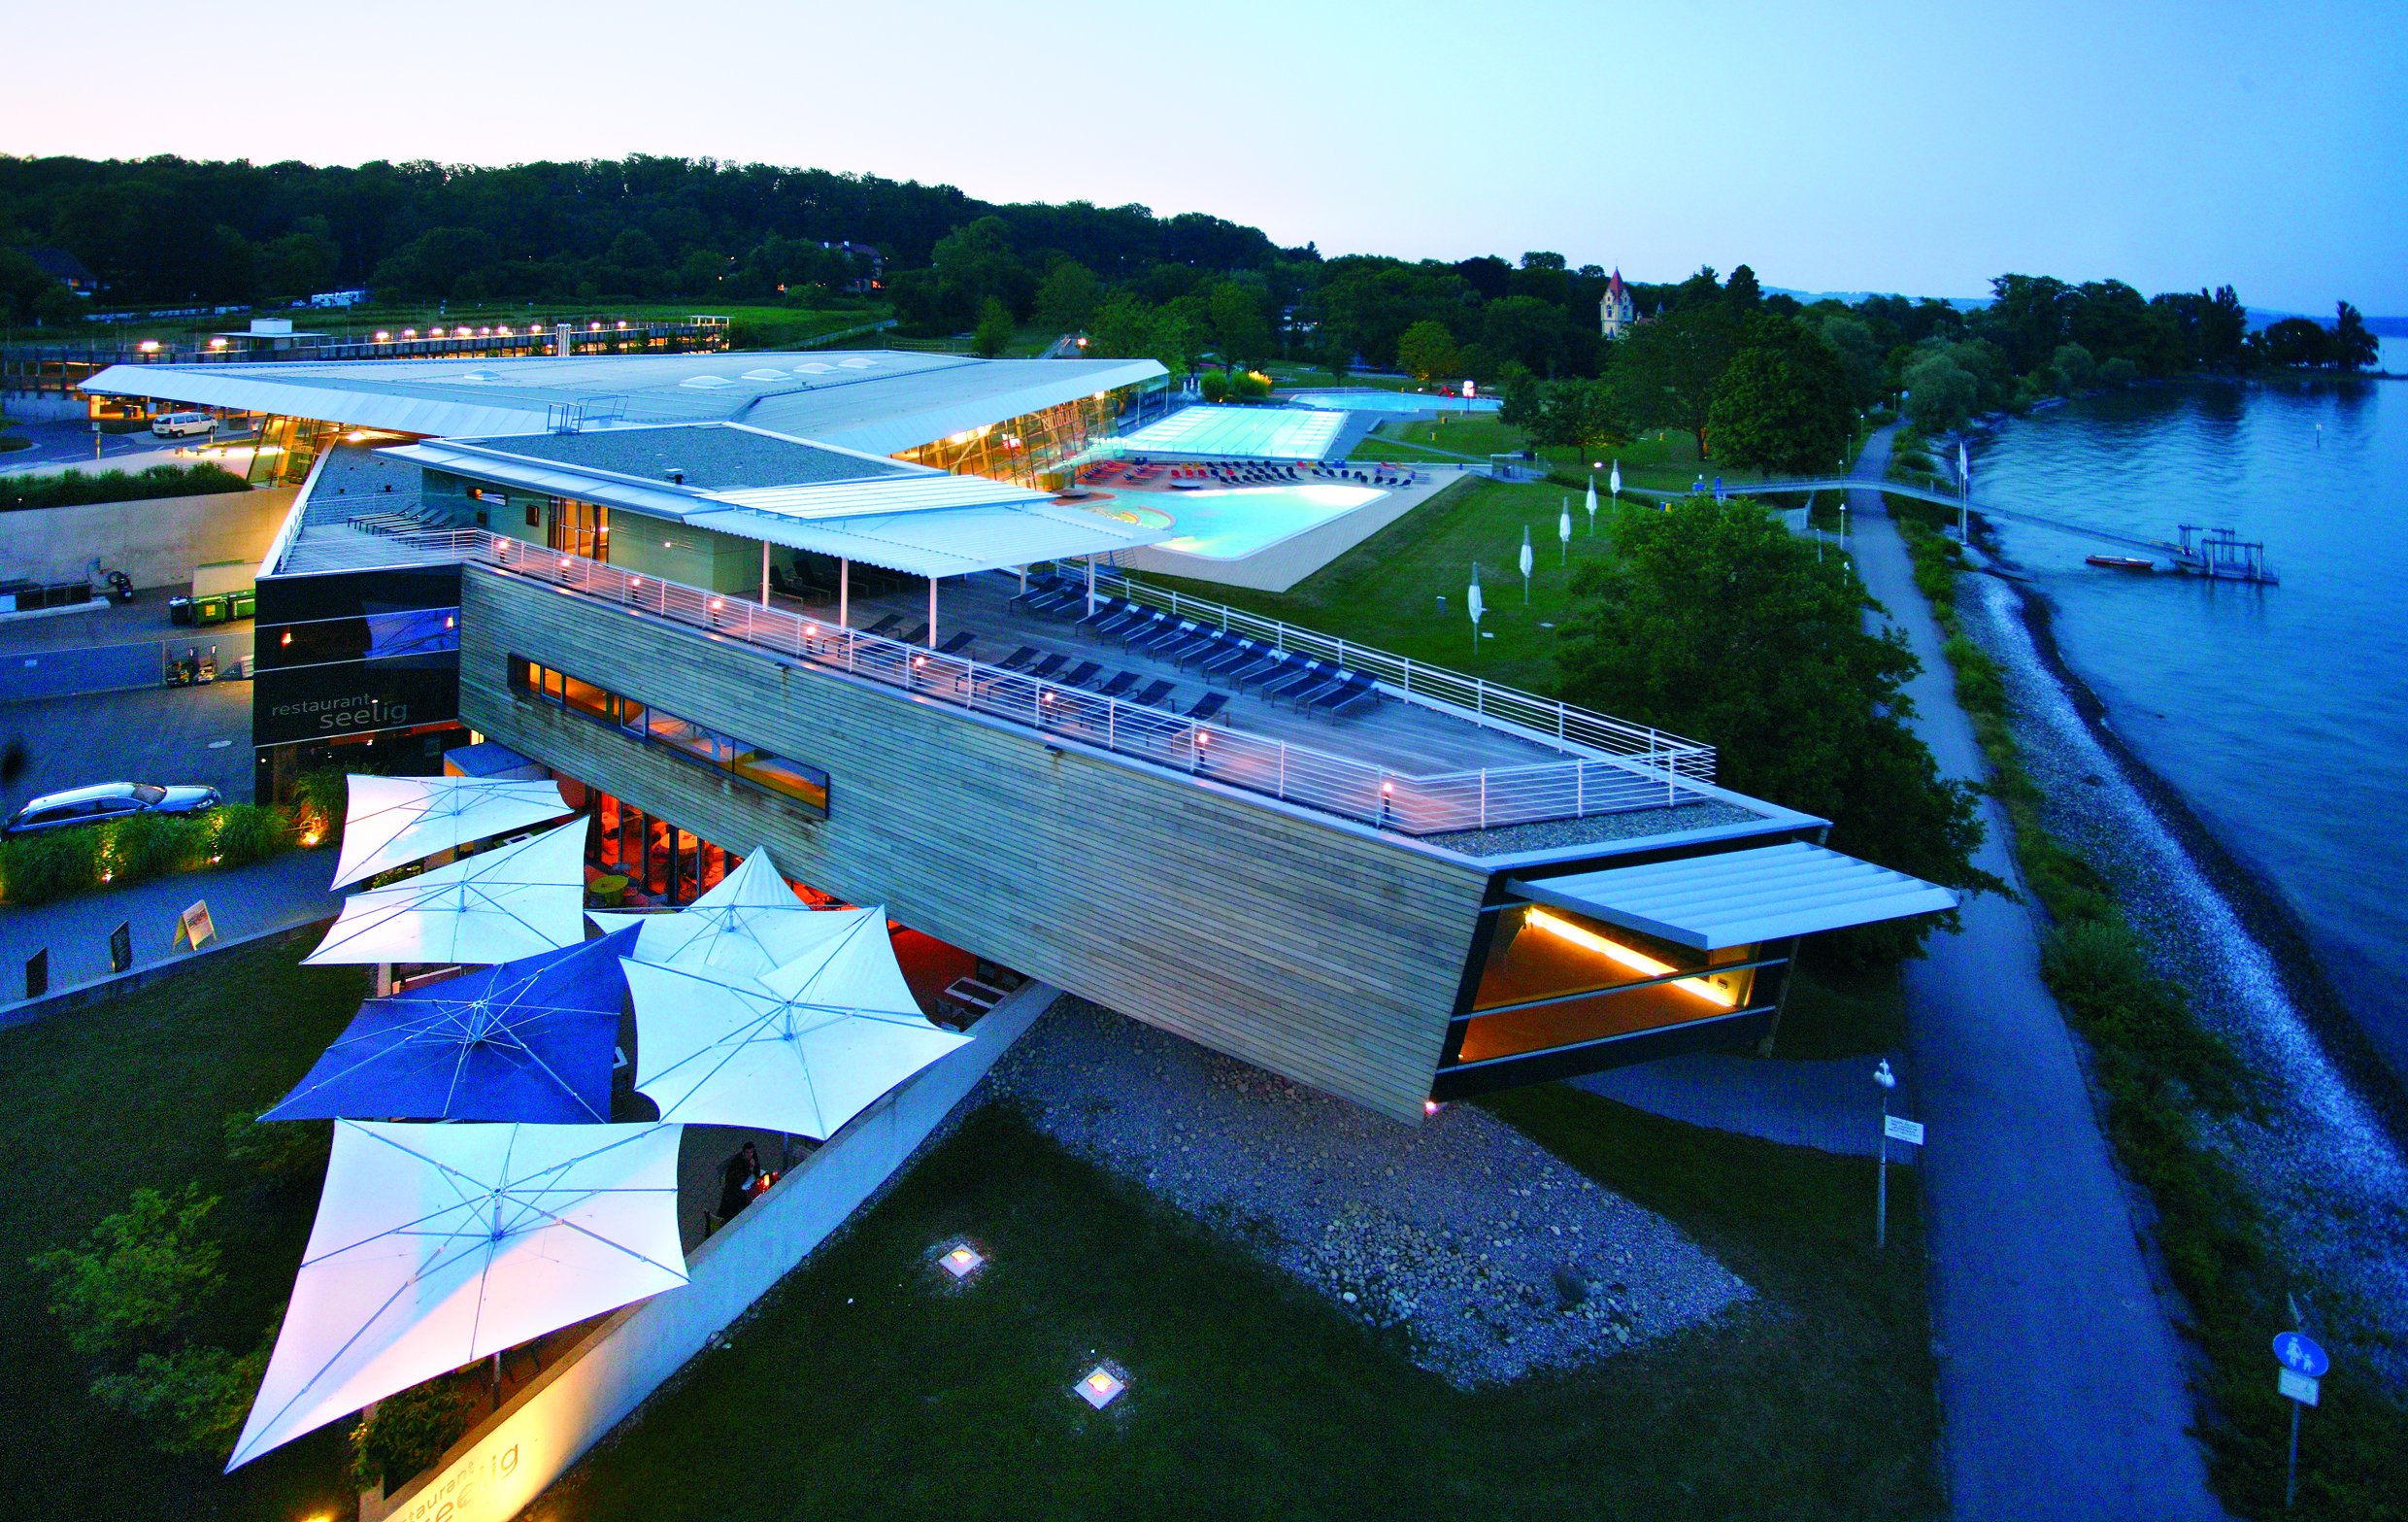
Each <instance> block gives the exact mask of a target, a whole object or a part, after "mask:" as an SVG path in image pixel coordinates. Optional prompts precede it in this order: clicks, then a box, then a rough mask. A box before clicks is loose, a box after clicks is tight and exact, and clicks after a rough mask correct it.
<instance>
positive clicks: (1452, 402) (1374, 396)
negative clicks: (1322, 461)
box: [1288, 390, 1503, 412]
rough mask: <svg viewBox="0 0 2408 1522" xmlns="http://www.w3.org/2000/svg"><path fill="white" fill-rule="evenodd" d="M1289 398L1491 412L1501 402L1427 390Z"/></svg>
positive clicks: (1373, 407) (1392, 408) (1342, 406)
mask: <svg viewBox="0 0 2408 1522" xmlns="http://www.w3.org/2000/svg"><path fill="white" fill-rule="evenodd" d="M1288 401H1289V402H1290V403H1291V404H1293V405H1295V406H1298V407H1315V408H1320V409H1321V410H1323V411H1334V412H1494V411H1496V410H1497V408H1498V407H1499V406H1501V405H1503V404H1502V403H1501V402H1499V401H1498V400H1497V398H1495V397H1493V396H1475V397H1473V398H1472V399H1471V400H1470V401H1465V400H1464V399H1463V398H1462V397H1460V396H1441V395H1437V394H1435V393H1433V392H1429V391H1373V390H1361V391H1297V392H1296V393H1295V394H1293V395H1291V396H1289V397H1288Z"/></svg>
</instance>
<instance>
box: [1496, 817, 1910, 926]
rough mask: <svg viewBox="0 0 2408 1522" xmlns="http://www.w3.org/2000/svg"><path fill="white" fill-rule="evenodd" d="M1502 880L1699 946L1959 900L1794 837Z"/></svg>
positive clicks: (1865, 921) (1891, 916)
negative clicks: (1636, 862) (1570, 872)
mask: <svg viewBox="0 0 2408 1522" xmlns="http://www.w3.org/2000/svg"><path fill="white" fill-rule="evenodd" d="M1507 886H1508V887H1509V888H1511V889H1512V890H1513V891H1514V892H1515V893H1518V894H1521V895H1522V896H1523V897H1525V898H1528V899H1530V900H1531V901H1532V902H1535V903H1543V904H1548V905H1551V906H1553V907H1555V908H1558V909H1568V910H1570V911H1572V912H1573V913H1575V914H1585V915H1588V916H1589V917H1590V918H1591V919H1596V920H1603V921H1604V922H1606V923H1607V924H1609V925H1619V926H1622V927H1623V928H1624V929H1626V930H1638V931H1640V932H1641V933H1643V934H1648V935H1654V936H1656V937H1657V938H1659V939H1662V940H1667V941H1670V942H1672V943H1673V944H1674V945H1676V946H1689V947H1692V948H1694V949H1696V950H1699V951H1724V950H1727V949H1729V948H1730V947H1733V946H1753V945H1757V944H1760V943H1762V942H1765V941H1774V940H1783V939H1786V938H1788V937H1789V936H1791V935H1810V934H1813V933H1814V932H1816V931H1818V930H1844V929H1846V928H1847V927H1849V926H1852V925H1871V924H1874V923H1876V922H1878V921H1882V920H1895V919H1900V918H1903V917H1905V916H1907V915H1910V914H1938V913H1941V912H1944V911H1946V910H1949V909H1954V908H1956V907H1957V895H1956V893H1955V892H1954V891H1952V890H1950V889H1946V888H1941V887H1937V886H1935V885H1933V884H1931V883H1926V882H1924V881H1923V879H1921V878H1918V877H1909V876H1907V875H1906V874H1905V873H1904V872H1893V871H1891V870H1890V868H1888V867H1886V866H1875V865H1874V864H1873V863H1872V862H1859V861H1857V860H1856V858H1855V857H1852V856H1842V855H1841V854H1840V853H1838V852H1837V851H1828V850H1825V849H1823V847H1822V846H1817V845H1809V844H1807V843H1806V842H1805V841H1802V840H1792V841H1789V842H1787V843H1785V844H1782V845H1777V846H1759V847H1756V848H1755V849H1753V850H1747V851H1725V852H1722V853H1721V854H1720V855H1716V856H1693V857H1684V858H1682V859H1681V860H1679V861H1674V862H1651V863H1649V864H1648V865H1645V866H1617V867H1608V868H1606V869H1605V870H1603V871H1596V872H1579V873H1575V874H1573V875H1572V876H1569V877H1547V878H1538V879H1534V880H1525V879H1522V878H1516V879H1514V880H1513V881H1512V882H1510V883H1508V884H1507Z"/></svg>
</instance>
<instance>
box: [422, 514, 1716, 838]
mask: <svg viewBox="0 0 2408 1522" xmlns="http://www.w3.org/2000/svg"><path fill="white" fill-rule="evenodd" d="M380 537H383V538H386V539H388V540H391V541H393V542H395V543H397V544H400V545H405V546H408V547H409V548H410V549H411V550H412V551H413V552H414V553H416V554H420V555H423V556H424V558H426V559H428V560H446V561H457V562H459V563H462V564H466V565H474V566H484V567H487V568H489V569H491V570H494V571H496V572H501V573H506V574H509V575H512V576H516V577H521V578H524V579H526V580H528V581H531V582H534V583H537V584H539V585H542V586H546V587H551V588H553V589H555V590H557V591H560V592H568V593H572V594H575V595H579V596H584V597H590V598H593V599H595V600H596V601H599V602H602V603H606V604H609V605H610V606H613V607H616V608H620V609H623V610H624V611H625V612H627V613H628V614H630V615H632V616H635V617H640V618H656V619H659V620H662V621H664V622H667V623H671V624H678V625H682V626H686V627H688V628H692V629H696V630H699V631H701V632H704V633H707V634H710V635H713V636H716V637H718V638H720V639H727V640H734V641H739V642H742V643H744V644H748V645H753V646H756V647H759V648H762V649H766V650H773V651H776V652H778V653H779V654H781V655H785V656H789V657H792V658H793V659H795V660H802V661H806V662H809V663H810V664H812V665H814V666H818V667H820V668H822V669H826V670H830V671H842V672H845V673H846V674H848V675H850V676H853V677H858V678H862V679H864V680H867V681H872V682H876V683H879V684H880V685H882V686H886V687H891V688H895V689H897V690H899V691H901V692H903V693H908V694H910V695H912V696H915V697H919V698H923V699H928V700H932V701H936V702H941V703H947V704H951V705H954V706H958V707H961V708H964V709H967V710H969V711H971V712H975V713H981V714H987V715H990V716H992V717H995V718H998V719H1002V720H1005V721H1007V722H1009V723H1012V724H1016V725H1021V726H1025V727H1029V728H1032V729H1035V730H1038V731H1040V732H1042V733H1046V734H1051V735H1057V736H1060V737H1062V738H1065V739H1070V740H1076V741H1079V742H1081V743H1084V744H1087V745H1092V746H1095V747H1098V748H1100V749H1103V750H1107V751H1111V752H1113V753H1115V754H1117V755H1121V756H1131V757H1136V758H1138V759H1140V760H1143V761H1152V762H1154V764H1156V765H1159V766H1163V767H1167V768H1169V769H1171V770H1174V771H1184V772H1187V773H1188V774H1189V775H1191V776H1196V777H1204V778H1209V779H1211V780H1212V781H1215V782H1219V783H1222V784H1225V785H1227V786H1230V787H1234V788H1241V789H1244V790H1246V791H1248V792H1252V793H1259V794H1263V795H1268V796H1271V797H1275V798H1279V799H1281V800H1283V801H1286V802H1289V803H1297V804H1302V805H1304V806H1306V807H1308V808H1315V809H1320V810H1322V811H1324V812H1327V813H1331V814H1338V815H1342V816H1344V817H1346V818H1349V819H1355V820H1360V821H1362V822H1364V823H1366V824H1370V825H1374V826H1376V827H1378V828H1381V829H1395V830H1399V831H1402V832H1404V833H1406V834H1413V835H1427V834H1439V833H1446V832H1452V831H1457V830H1476V829H1495V828H1498V827H1501V826H1506V825H1519V824H1530V823H1535V822H1538V821H1542V820H1553V819H1571V818H1578V817H1581V816H1584V815H1589V814H1613V813H1623V812H1627V811H1629V810H1632V809H1641V808H1662V807H1668V806H1672V805H1676V804H1679V803H1682V802H1684V801H1689V800H1690V799H1693V798H1694V796H1695V795H1693V794H1691V793H1690V792H1689V789H1688V788H1686V787H1685V786H1684V784H1685V783H1687V782H1689V781H1690V780H1692V779H1691V777H1690V776H1689V773H1687V772H1684V771H1681V770H1679V769H1677V768H1676V767H1675V766H1673V765H1671V764H1669V762H1670V761H1672V760H1674V759H1675V758H1676V756H1678V755H1681V754H1684V753H1676V752H1675V751H1673V750H1671V749H1669V748H1667V747H1663V746H1658V747H1657V748H1656V749H1655V750H1654V751H1632V752H1630V753H1627V754H1622V755H1612V756H1598V757H1567V758H1566V759H1564V760H1563V761H1542V762H1538V763H1535V764H1528V765H1518V766H1504V767H1488V768H1484V769H1480V770H1469V771H1456V772H1446V773H1440V774H1436V775H1421V774H1416V773H1411V772H1404V771H1400V770H1397V769H1396V768H1394V767H1391V766H1383V765H1381V764H1379V763H1378V762H1376V761H1364V760H1362V759H1360V758H1356V757H1348V756H1339V755H1334V754H1332V753H1330V752H1328V751H1326V750H1322V749H1320V748H1318V747H1315V746H1310V745H1300V744H1296V743H1294V742H1292V741H1287V740H1278V739H1273V738H1270V737H1268V736H1264V735H1258V734H1254V733H1251V732H1249V731H1247V730H1244V729H1235V728H1229V727H1224V726H1222V725H1219V724H1199V723H1194V722H1191V721H1189V720H1187V719H1184V718H1181V717H1180V716H1178V715H1176V714H1173V713H1167V712H1165V711H1163V710H1161V709H1156V708H1147V707H1142V706H1140V705H1138V704H1136V703H1130V702H1124V701H1120V700H1117V699H1114V698H1108V697H1102V696H1098V695H1097V694H1095V693H1087V692H1082V691H1080V690H1078V689H1076V688H1068V687H1062V686H1059V685H1057V684H1055V683H1052V682H1047V681H1041V680H1038V679H1036V678H1033V677H1028V676H1024V675H1021V674H1020V673H1019V672H1015V671H1007V670H1004V669H1003V668H1002V667H1000V666H994V665H989V664H987V663H985V662H983V661H978V660H968V659H966V658H964V657H961V656H948V655H941V654H939V653H937V652H935V651H932V650H927V649H923V648H921V647H920V646H917V645H906V644H903V643H900V642H899V641H896V640H892V639H887V638H884V637H882V636H879V635H875V634H869V633H865V632H863V631H861V630H859V629H856V628H851V627H847V626H842V625H839V624H837V623H835V622H833V621H832V620H828V619H819V618H813V617H811V616H809V615H806V614H801V613H791V612H788V611H786V609H784V608H778V607H764V606H762V605H761V604H759V603H757V602H753V601H751V600H749V599H747V598H746V597H744V596H742V595H740V594H735V593H729V592H704V591H701V590H698V589H696V588H692V587H686V586H683V585H680V584H679V583H676V582H667V581H662V580H660V579H658V578H657V577H651V576H639V575H635V574H633V573H631V572H628V571H626V570H623V569H620V568H619V567H617V566H613V565H606V564H603V563H602V562H600V561H596V560H589V559H585V558H583V557H580V556H575V555H565V554H562V553H561V552H559V551H557V550H548V549H545V548H544V547H542V546H540V545H532V544H528V543H526V542H525V541H523V540H518V539H511V538H507V537H504V536H502V535H499V534H495V533H492V532H490V531H488V530H486V529H482V528H462V529H448V530H399V531H391V532H382V533H380ZM1348 648H1349V650H1350V651H1353V650H1354V649H1355V647H1353V646H1350V647H1348ZM1424 669H1426V668H1422V667H1419V666H1417V667H1416V680H1417V681H1421V679H1422V677H1421V673H1422V672H1423V670H1424ZM1431 706H1433V707H1441V706H1443V705H1442V704H1439V703H1437V702H1435V701H1432V702H1431ZM1575 712H1577V710H1575ZM1458 716H1459V717H1463V718H1465V719H1467V720H1469V719H1470V718H1471V716H1470V715H1467V714H1466V715H1458ZM1606 723H1608V724H1612V723H1614V721H1606ZM1622 728H1624V729H1628V730H1630V731H1631V732H1632V733H1633V734H1638V735H1645V734H1651V733H1653V731H1649V730H1642V729H1638V728H1636V727H1630V726H1623V727H1622ZM1584 743H1585V742H1584Z"/></svg>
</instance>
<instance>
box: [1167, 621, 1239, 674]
mask: <svg viewBox="0 0 2408 1522" xmlns="http://www.w3.org/2000/svg"><path fill="white" fill-rule="evenodd" d="M1225 637H1226V636H1225V635H1223V634H1222V633H1221V630H1219V629H1217V628H1209V627H1208V628H1199V629H1197V630H1196V631H1195V632H1194V633H1192V634H1189V635H1187V637H1185V638H1183V639H1167V640H1164V641H1163V642H1162V643H1161V644H1159V645H1156V646H1155V647H1154V649H1153V650H1152V651H1150V652H1149V654H1151V655H1152V656H1153V657H1154V660H1168V661H1170V662H1171V663H1172V664H1174V665H1182V666H1184V665H1186V664H1187V658H1188V657H1189V656H1192V655H1195V654H1197V653H1199V652H1203V651H1210V650H1218V649H1219V648H1220V647H1221V641H1222V639H1224V638H1225Z"/></svg>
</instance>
